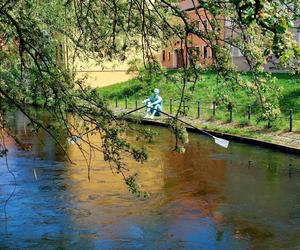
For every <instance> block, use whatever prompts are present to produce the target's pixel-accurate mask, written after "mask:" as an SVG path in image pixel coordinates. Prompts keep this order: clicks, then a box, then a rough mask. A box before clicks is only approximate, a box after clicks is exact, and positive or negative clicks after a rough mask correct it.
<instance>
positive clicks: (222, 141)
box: [151, 108, 229, 148]
mask: <svg viewBox="0 0 300 250" xmlns="http://www.w3.org/2000/svg"><path fill="white" fill-rule="evenodd" d="M151 109H153V110H155V111H158V112H159V113H162V114H164V115H166V116H168V117H171V118H173V119H177V120H178V121H180V122H182V123H184V124H185V125H187V126H190V127H192V128H194V129H196V130H199V131H201V132H202V133H204V134H207V135H209V136H211V137H212V138H214V140H215V143H216V144H218V145H219V146H221V147H223V148H228V146H229V141H227V140H225V139H222V138H219V137H216V136H214V135H212V134H210V133H208V132H207V131H205V130H203V129H199V128H197V127H195V126H194V125H192V124H190V123H187V122H185V121H183V120H181V119H179V118H176V117H175V116H173V115H170V114H168V113H165V112H163V111H160V110H158V109H154V108H151Z"/></svg>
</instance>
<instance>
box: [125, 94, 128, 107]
mask: <svg viewBox="0 0 300 250" xmlns="http://www.w3.org/2000/svg"><path fill="white" fill-rule="evenodd" d="M127 108H128V98H127V96H125V109H127Z"/></svg>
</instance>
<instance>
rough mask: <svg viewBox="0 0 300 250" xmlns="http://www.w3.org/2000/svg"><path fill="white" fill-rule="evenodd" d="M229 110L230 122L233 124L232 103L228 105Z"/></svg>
mask: <svg viewBox="0 0 300 250" xmlns="http://www.w3.org/2000/svg"><path fill="white" fill-rule="evenodd" d="M228 109H229V122H232V103H231V102H230V103H229V105H228Z"/></svg>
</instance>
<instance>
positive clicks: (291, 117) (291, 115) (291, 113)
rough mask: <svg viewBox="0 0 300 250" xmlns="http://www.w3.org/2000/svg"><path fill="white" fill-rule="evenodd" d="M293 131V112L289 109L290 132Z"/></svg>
mask: <svg viewBox="0 0 300 250" xmlns="http://www.w3.org/2000/svg"><path fill="white" fill-rule="evenodd" d="M292 131H293V110H292V109H290V132H292Z"/></svg>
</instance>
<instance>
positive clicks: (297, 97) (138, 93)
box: [97, 71, 300, 132]
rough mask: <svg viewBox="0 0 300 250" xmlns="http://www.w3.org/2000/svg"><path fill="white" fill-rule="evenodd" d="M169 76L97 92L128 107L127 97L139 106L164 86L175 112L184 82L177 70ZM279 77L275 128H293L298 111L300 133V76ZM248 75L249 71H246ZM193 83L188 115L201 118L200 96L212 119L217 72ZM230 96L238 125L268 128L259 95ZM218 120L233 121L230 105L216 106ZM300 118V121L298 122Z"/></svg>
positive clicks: (204, 112)
mask: <svg viewBox="0 0 300 250" xmlns="http://www.w3.org/2000/svg"><path fill="white" fill-rule="evenodd" d="M167 74H168V76H169V78H167V80H166V78H160V77H153V78H152V79H151V80H149V81H145V80H144V81H141V80H139V79H131V80H128V81H127V82H123V83H118V84H115V85H112V86H107V87H103V88H99V89H98V90H97V91H98V92H99V93H100V94H101V95H102V96H104V97H106V98H107V99H109V100H110V103H111V105H112V106H113V107H114V106H115V99H116V98H118V106H119V107H125V96H127V98H128V104H129V106H128V108H134V107H135V102H136V100H137V105H138V106H140V105H141V104H142V100H143V99H145V98H147V97H148V96H149V95H151V94H152V90H153V89H154V88H159V89H160V95H161V96H162V97H163V99H164V110H165V111H168V112H169V104H170V101H169V100H170V98H172V100H173V112H175V111H176V109H177V107H178V104H179V100H180V94H181V89H180V87H181V84H180V83H178V82H177V81H176V71H168V72H167ZM273 76H275V77H276V78H277V80H276V82H275V84H276V85H277V86H279V87H281V89H282V92H281V97H280V99H279V104H280V108H281V111H282V114H281V116H280V117H279V119H277V120H276V121H275V122H273V123H272V130H273V131H276V130H283V131H287V130H288V129H289V111H290V109H293V112H294V119H295V121H294V126H293V127H294V131H298V132H300V76H296V75H289V74H286V73H282V74H279V73H276V74H273ZM243 77H245V78H247V77H248V75H247V73H245V74H244V76H243ZM192 87H193V85H192V84H191V83H189V84H188V85H187V91H188V93H189V100H187V102H186V105H187V109H186V110H187V115H188V116H189V117H191V118H196V117H197V101H198V99H199V98H200V107H201V113H200V117H201V119H202V120H203V119H204V120H209V119H211V118H212V102H213V101H214V99H215V96H216V93H217V86H216V74H215V73H214V72H212V71H208V72H206V73H204V74H203V75H201V77H200V79H199V81H198V82H197V83H196V84H195V86H194V90H193V91H192ZM230 95H231V96H232V97H233V100H234V108H233V121H234V122H235V124H237V126H240V127H246V126H249V125H255V126H258V127H259V128H266V127H267V123H266V122H260V123H259V124H257V122H256V121H257V106H255V97H254V96H253V95H249V94H246V93H245V92H244V91H242V90H235V91H231V93H230ZM249 105H251V108H252V117H251V120H250V121H249V120H248V118H247V111H248V106H249ZM215 119H216V120H218V121H222V122H223V123H224V124H226V123H227V122H228V121H229V112H228V109H227V107H225V106H222V105H220V106H218V107H217V109H216V116H215ZM298 120H299V121H298Z"/></svg>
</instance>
